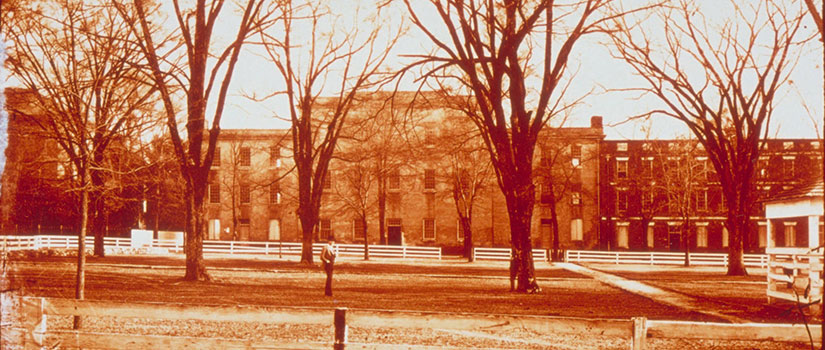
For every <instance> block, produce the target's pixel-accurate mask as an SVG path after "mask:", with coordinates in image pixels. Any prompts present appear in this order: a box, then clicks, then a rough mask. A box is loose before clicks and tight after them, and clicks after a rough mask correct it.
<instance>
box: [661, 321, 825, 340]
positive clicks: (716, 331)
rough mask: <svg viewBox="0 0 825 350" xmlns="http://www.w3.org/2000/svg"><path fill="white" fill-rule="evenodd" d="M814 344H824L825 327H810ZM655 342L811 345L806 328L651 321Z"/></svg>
mask: <svg viewBox="0 0 825 350" xmlns="http://www.w3.org/2000/svg"><path fill="white" fill-rule="evenodd" d="M808 327H809V328H810V330H811V335H812V336H813V339H814V342H817V343H819V342H820V340H821V326H819V325H809V326H808ZM647 328H648V330H647V336H648V337H651V338H682V339H717V340H758V341H782V342H800V341H801V342H807V341H808V332H807V331H806V330H805V325H799V324H797V325H790V324H762V323H712V322H706V323H703V322H683V321H656V320H648V321H647Z"/></svg>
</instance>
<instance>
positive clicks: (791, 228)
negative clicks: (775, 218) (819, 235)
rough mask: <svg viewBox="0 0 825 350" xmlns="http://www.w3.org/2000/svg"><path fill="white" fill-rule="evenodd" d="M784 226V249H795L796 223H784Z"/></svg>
mask: <svg viewBox="0 0 825 350" xmlns="http://www.w3.org/2000/svg"><path fill="white" fill-rule="evenodd" d="M784 226H785V230H784V233H785V247H796V223H795V222H786V223H784Z"/></svg>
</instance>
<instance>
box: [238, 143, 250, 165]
mask: <svg viewBox="0 0 825 350" xmlns="http://www.w3.org/2000/svg"><path fill="white" fill-rule="evenodd" d="M240 157H241V166H250V165H252V149H251V148H249V147H241V154H240Z"/></svg>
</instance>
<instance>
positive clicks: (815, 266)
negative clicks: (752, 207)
mask: <svg viewBox="0 0 825 350" xmlns="http://www.w3.org/2000/svg"><path fill="white" fill-rule="evenodd" d="M822 216H823V182H822V180H819V181H817V182H815V183H812V184H810V185H807V186H803V187H799V188H797V189H794V190H790V191H787V192H784V193H781V194H779V195H778V196H775V197H773V198H771V199H770V200H768V201H766V202H765V218H766V219H767V247H766V248H765V253H766V254H767V255H768V273H767V278H768V288H767V296H768V303H770V302H772V301H773V299H782V300H788V301H793V302H796V301H799V302H803V303H811V302H821V301H822V289H823V288H822V287H823V283H822V277H821V276H822V271H823V249H822V242H823V231H825V230H823V224H822ZM814 309H815V310H816V309H819V308H818V307H815V308H814ZM817 311H818V310H817Z"/></svg>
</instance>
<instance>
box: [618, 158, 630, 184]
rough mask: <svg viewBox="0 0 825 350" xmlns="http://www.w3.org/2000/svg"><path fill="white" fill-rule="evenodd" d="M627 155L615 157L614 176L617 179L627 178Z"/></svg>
mask: <svg viewBox="0 0 825 350" xmlns="http://www.w3.org/2000/svg"><path fill="white" fill-rule="evenodd" d="M627 162H628V159H627V157H617V158H616V178H619V179H626V178H627Z"/></svg>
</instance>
